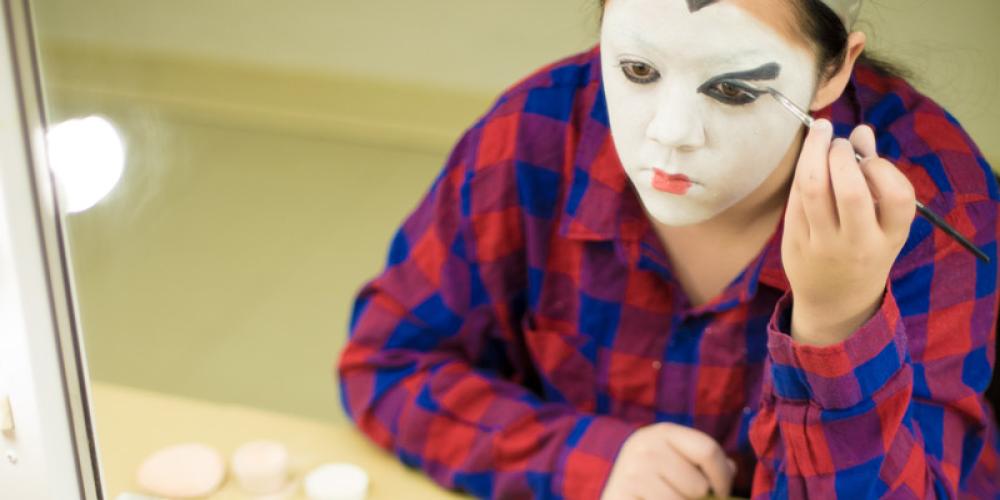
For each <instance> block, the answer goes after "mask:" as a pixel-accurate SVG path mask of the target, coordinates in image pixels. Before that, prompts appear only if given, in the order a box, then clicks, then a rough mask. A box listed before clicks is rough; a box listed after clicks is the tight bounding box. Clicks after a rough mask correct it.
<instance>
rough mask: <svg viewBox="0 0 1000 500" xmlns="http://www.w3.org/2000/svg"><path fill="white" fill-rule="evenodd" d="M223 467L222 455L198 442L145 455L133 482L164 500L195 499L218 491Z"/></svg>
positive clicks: (224, 470)
mask: <svg viewBox="0 0 1000 500" xmlns="http://www.w3.org/2000/svg"><path fill="white" fill-rule="evenodd" d="M225 472H226V465H225V462H224V461H223V459H222V455H220V454H219V452H217V451H215V450H214V449H212V448H210V447H208V446H205V445H203V444H198V443H185V444H178V445H174V446H169V447H167V448H164V449H162V450H159V451H157V452H155V453H153V454H152V455H150V456H149V458H147V459H146V460H145V461H143V462H142V465H141V466H139V472H138V474H137V476H136V480H137V481H138V482H139V486H140V487H141V488H142V489H143V490H146V491H147V492H149V493H152V494H154V495H158V496H161V497H167V498H198V497H204V496H208V495H210V494H212V493H213V492H215V491H216V490H218V489H219V486H220V485H221V484H222V479H223V477H224V476H225Z"/></svg>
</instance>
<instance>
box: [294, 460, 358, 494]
mask: <svg viewBox="0 0 1000 500" xmlns="http://www.w3.org/2000/svg"><path fill="white" fill-rule="evenodd" d="M305 489H306V495H308V497H309V499H310V500H364V498H365V497H366V496H368V474H366V473H365V471H364V470H362V469H361V467H358V466H356V465H351V464H344V463H335V464H324V465H321V466H319V467H316V468H315V469H313V470H312V472H310V473H309V474H308V475H307V476H306V479H305Z"/></svg>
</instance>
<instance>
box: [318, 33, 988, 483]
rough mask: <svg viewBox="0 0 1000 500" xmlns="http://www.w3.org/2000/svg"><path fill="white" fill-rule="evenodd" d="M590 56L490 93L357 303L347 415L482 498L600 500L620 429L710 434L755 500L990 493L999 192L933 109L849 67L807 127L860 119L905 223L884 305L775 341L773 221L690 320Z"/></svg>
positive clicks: (780, 283) (952, 124) (847, 125)
mask: <svg viewBox="0 0 1000 500" xmlns="http://www.w3.org/2000/svg"><path fill="white" fill-rule="evenodd" d="M599 50H600V48H599V46H594V47H593V48H591V49H590V50H588V51H586V52H583V53H580V54H576V55H574V56H572V57H569V58H566V59H563V60H561V61H558V62H556V63H553V64H551V65H548V66H546V67H544V68H542V69H540V70H539V71H537V72H535V73H533V74H532V75H530V76H529V77H527V78H526V79H524V80H522V81H521V82H519V83H518V84H516V85H514V86H513V87H511V88H509V89H508V90H507V91H505V92H504V93H503V94H502V95H501V96H500V97H499V99H498V100H497V101H496V103H495V104H494V105H493V106H492V108H491V109H490V110H489V111H488V112H487V113H486V114H485V115H484V116H483V117H482V118H481V119H480V120H478V121H477V122H476V123H475V124H474V125H473V126H472V127H470V128H469V129H468V130H467V131H466V132H465V133H464V135H463V136H462V137H461V139H460V140H459V141H458V143H457V144H456V145H455V147H454V150H453V151H452V153H451V155H450V156H449V158H448V159H447V162H446V164H445V165H444V168H443V170H442V171H441V173H440V174H439V175H438V176H437V178H436V179H435V181H434V183H433V186H432V187H431V188H430V191H429V192H428V193H427V194H426V196H425V197H424V198H423V200H422V201H421V202H420V204H419V205H418V206H417V208H416V210H415V211H414V212H413V213H412V214H411V215H409V216H408V217H407V218H406V220H405V221H404V223H403V224H402V227H401V228H400V229H399V231H398V232H397V233H396V234H395V237H394V239H393V241H392V243H391V248H390V249H389V255H388V262H387V264H386V267H385V269H384V271H383V272H382V273H381V274H380V275H379V276H377V277H376V278H374V279H373V280H372V281H370V282H368V283H367V284H365V286H364V287H363V288H362V289H361V291H360V293H359V294H358V296H357V300H356V302H355V305H354V310H353V314H352V317H351V322H350V337H349V340H348V343H347V346H346V347H345V349H344V351H343V352H342V354H341V358H340V360H339V366H338V370H339V377H340V384H341V395H342V396H341V397H342V400H343V404H344V406H345V408H346V410H347V413H348V415H349V416H350V417H351V418H352V419H353V420H354V421H355V422H356V423H357V424H358V426H359V427H360V428H361V429H362V430H363V431H364V432H365V433H366V434H367V435H368V436H369V437H370V438H371V439H373V440H374V441H375V442H377V443H378V444H379V445H381V446H383V447H385V448H387V449H390V450H392V451H393V452H394V453H395V454H396V455H398V456H399V458H400V459H401V460H402V461H403V462H405V463H406V464H408V465H410V466H413V467H418V468H420V469H422V470H423V471H425V472H426V473H427V474H428V475H430V476H431V477H432V478H433V479H434V480H435V481H437V482H438V483H440V484H442V485H444V486H446V487H450V488H457V489H462V490H465V491H468V492H470V493H472V494H474V495H476V496H480V497H491V498H530V497H535V498H573V499H576V498H597V497H598V496H599V495H600V493H601V490H602V488H603V486H604V484H605V482H606V480H607V476H608V474H609V472H610V470H611V466H612V464H613V463H614V460H615V457H616V454H617V453H618V451H619V449H620V448H621V446H622V444H623V442H624V441H625V439H626V438H627V437H628V436H629V434H630V433H632V432H633V431H635V430H636V429H638V428H639V427H642V426H645V425H649V424H652V423H655V422H674V423H680V424H684V425H688V426H692V427H694V428H697V429H699V430H701V431H704V432H706V433H708V434H710V435H711V436H713V437H714V438H715V439H716V440H717V441H718V442H719V443H720V444H721V445H722V446H723V448H724V449H725V450H726V452H727V453H728V454H729V455H730V456H731V457H732V458H734V459H735V460H736V461H737V463H738V464H739V470H740V473H739V474H738V475H737V478H736V480H735V484H734V488H735V491H736V492H738V493H741V494H743V495H750V496H752V497H754V498H758V497H760V498H763V497H779V498H784V497H790V498H804V497H807V496H811V497H818V498H830V497H833V496H838V497H846V498H871V497H875V496H882V495H892V496H893V497H895V498H911V497H912V498H925V497H932V496H938V497H951V498H954V497H957V496H959V495H962V496H974V497H977V498H983V497H990V498H994V497H997V496H1000V460H998V451H997V450H998V447H1000V446H998V445H1000V436H998V433H997V427H996V424H995V421H994V417H993V414H992V410H991V408H990V406H989V404H988V403H986V402H985V401H984V399H983V396H982V394H983V392H984V390H985V389H986V387H987V385H988V384H989V381H990V377H991V373H992V367H993V365H994V363H995V360H994V357H995V354H994V345H995V342H996V336H995V333H994V331H995V330H994V328H995V324H996V320H997V305H998V304H997V297H998V296H997V269H998V268H997V234H998V230H1000V226H998V218H997V207H998V188H997V182H996V180H995V178H994V176H993V174H992V171H991V169H990V167H989V165H988V164H987V163H986V161H985V160H984V159H983V158H982V155H981V153H980V152H979V151H978V149H977V148H976V146H975V145H974V144H973V142H972V141H971V140H970V138H969V137H968V136H967V135H966V133H965V132H964V131H963V130H962V128H961V127H960V126H959V125H958V124H957V122H956V121H955V120H954V118H952V117H951V116H950V115H949V114H948V113H947V112H945V111H944V110H943V109H941V108H940V107H939V106H938V105H936V104H935V103H934V102H932V101H931V100H930V99H928V98H926V97H924V96H922V95H920V94H919V93H917V92H916V91H915V90H914V89H913V88H912V87H910V86H909V85H908V84H907V83H906V82H904V81H902V80H900V79H897V78H889V77H884V76H880V75H878V74H877V73H876V72H874V71H872V70H871V69H868V68H866V67H858V68H857V69H856V71H855V73H854V76H853V77H852V79H851V82H850V85H849V86H848V88H847V90H846V92H845V93H844V95H843V96H842V97H841V98H840V99H839V100H838V101H837V102H836V103H835V104H833V105H832V106H830V107H829V108H827V109H825V110H823V111H822V112H820V113H819V115H820V116H823V117H826V118H830V119H831V120H832V121H833V122H834V124H835V128H836V132H837V133H838V135H840V136H846V135H848V134H849V133H850V131H851V130H852V129H853V128H854V127H855V126H856V125H857V124H860V123H869V124H871V125H873V126H874V129H875V130H876V131H877V136H878V149H879V153H880V155H881V156H883V157H885V158H888V159H890V160H891V161H893V162H894V163H895V164H896V165H897V166H898V167H899V168H900V169H901V170H902V171H903V172H904V173H905V174H906V176H907V177H908V178H909V179H910V181H911V182H912V183H913V185H914V187H915V188H916V193H917V198H918V199H919V200H921V201H923V202H924V203H925V204H926V205H927V206H928V207H929V208H930V209H932V210H934V211H935V212H937V213H938V214H941V215H943V216H944V218H945V219H946V220H947V221H948V222H950V223H951V224H952V225H953V226H954V227H956V228H957V229H958V230H959V231H960V232H961V233H963V234H965V235H967V236H968V237H970V238H971V239H972V241H973V242H974V243H975V244H976V245H977V246H979V247H980V248H981V249H983V250H984V251H985V252H986V253H987V254H988V255H989V256H990V258H991V262H990V263H989V264H986V263H982V262H979V261H977V259H976V258H975V257H974V256H973V255H972V254H971V253H970V252H968V251H966V250H964V249H962V248H961V247H960V246H959V245H958V244H957V243H956V242H955V241H953V240H952V239H951V238H949V237H947V236H946V235H945V234H943V233H942V232H941V231H940V230H937V229H934V227H933V226H932V225H931V224H930V223H928V222H927V221H926V220H925V219H923V218H921V217H918V218H916V219H914V221H913V225H912V227H911V229H910V235H909V239H908V241H907V242H906V245H905V246H904V248H903V250H902V251H901V253H900V255H899V257H898V258H897V259H896V261H895V263H894V265H893V267H892V270H891V273H890V279H889V282H888V283H887V290H888V292H887V293H886V294H885V299H884V301H883V303H882V304H881V307H880V309H879V310H878V311H877V312H876V314H875V315H874V317H872V318H871V319H870V320H869V321H868V322H866V323H865V324H864V325H863V326H861V327H860V328H859V330H858V331H857V332H855V333H854V334H853V335H852V336H850V337H849V338H848V339H846V340H845V341H843V342H841V343H839V344H835V345H831V346H827V347H815V346H807V345H802V344H798V343H796V342H795V341H793V340H792V338H791V337H790V336H789V334H788V331H789V330H788V317H789V314H788V312H789V310H790V306H791V292H790V289H789V285H788V281H787V279H786V277H785V274H784V271H783V268H782V265H781V245H780V243H781V234H782V231H781V229H782V228H781V226H780V224H779V226H778V227H777V229H776V231H775V232H774V234H773V236H772V237H771V239H770V241H769V242H768V243H767V244H766V245H765V246H764V248H763V249H762V250H761V252H760V253H759V255H758V256H757V257H756V258H755V259H754V260H753V261H752V262H751V263H750V264H749V265H748V266H747V267H746V268H745V269H744V270H743V271H742V272H741V274H740V275H739V276H738V277H737V278H735V279H734V280H733V281H732V282H731V283H730V284H729V285H728V287H727V288H726V289H725V290H724V291H723V292H722V293H721V294H720V295H719V296H717V297H715V298H714V299H713V300H711V301H710V302H709V303H707V304H704V305H701V306H698V307H692V306H691V305H690V303H689V302H688V301H687V299H686V298H685V295H684V293H683V291H682V290H681V287H680V286H679V284H678V282H677V280H676V279H675V278H674V277H673V275H672V270H671V268H670V264H669V262H668V259H667V257H666V255H665V252H664V249H663V246H662V243H661V242H660V241H659V240H658V237H657V236H656V234H655V232H654V231H653V229H652V227H651V225H650V222H649V220H648V219H647V216H646V215H645V213H644V211H643V209H642V206H641V204H640V201H639V199H638V197H637V195H636V193H635V191H634V190H633V188H632V186H631V184H630V183H629V181H628V178H627V176H626V174H625V172H624V170H623V168H622V166H621V164H620V163H619V160H618V157H617V155H616V153H615V150H614V147H613V144H612V140H611V137H610V134H609V128H608V113H607V106H606V102H605V99H604V93H603V91H602V84H601V72H600V69H601V68H600V55H599Z"/></svg>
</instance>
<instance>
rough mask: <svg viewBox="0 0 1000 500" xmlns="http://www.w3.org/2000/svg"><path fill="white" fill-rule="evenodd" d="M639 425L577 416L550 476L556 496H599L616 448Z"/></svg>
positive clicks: (618, 449)
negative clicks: (578, 417) (552, 475)
mask: <svg viewBox="0 0 1000 500" xmlns="http://www.w3.org/2000/svg"><path fill="white" fill-rule="evenodd" d="M639 427H640V426H639V425H638V424H633V423H629V422H625V421H624V420H620V419H617V418H614V417H607V416H586V417H582V418H580V420H579V421H577V424H576V426H575V427H574V428H573V431H572V433H570V435H569V437H568V438H567V440H566V443H565V445H564V448H563V451H562V453H561V454H560V460H559V464H560V466H559V468H558V469H557V470H556V475H555V477H554V478H553V483H554V488H553V489H555V490H556V492H557V496H559V497H561V498H581V499H594V500H596V499H599V498H600V497H601V493H602V492H603V491H604V486H605V484H606V483H607V481H608V476H610V475H611V467H612V466H613V465H614V463H615V460H616V459H617V458H618V452H619V451H621V448H622V445H624V444H625V440H627V439H628V437H629V436H631V435H632V433H633V432H635V431H636V430H638V429H639Z"/></svg>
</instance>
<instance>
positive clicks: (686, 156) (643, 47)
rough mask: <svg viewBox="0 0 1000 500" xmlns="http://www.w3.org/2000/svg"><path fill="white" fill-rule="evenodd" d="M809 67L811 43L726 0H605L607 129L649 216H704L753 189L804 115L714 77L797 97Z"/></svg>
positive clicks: (809, 76)
mask: <svg viewBox="0 0 1000 500" xmlns="http://www.w3.org/2000/svg"><path fill="white" fill-rule="evenodd" d="M815 64H816V63H815V60H814V56H813V55H812V54H811V53H810V52H809V50H808V49H807V48H805V47H800V46H796V45H793V44H792V42H791V41H789V40H788V39H786V38H784V37H782V36H781V35H780V34H779V33H778V32H776V31H775V30H774V29H773V28H771V27H770V26H768V25H767V24H764V23H763V22H761V21H759V20H757V19H756V18H755V17H753V16H752V15H751V14H750V13H749V12H747V11H745V10H744V9H742V8H741V7H738V6H736V5H734V4H732V3H730V2H727V1H721V2H715V3H711V4H709V5H706V6H704V7H702V8H701V9H700V10H696V11H695V12H691V11H690V10H689V9H688V1H687V0H612V1H610V2H608V5H607V7H606V9H605V12H604V21H603V23H602V27H601V69H602V73H603V81H604V92H605V96H606V98H607V103H608V113H609V118H610V122H611V135H612V138H613V140H614V144H615V149H616V150H617V151H618V156H619V158H620V159H621V163H622V165H623V166H624V167H625V172H626V173H627V174H628V176H629V178H630V179H631V180H632V182H633V184H635V186H636V188H637V191H638V193H639V197H640V198H641V200H642V202H643V205H645V207H646V210H647V211H648V212H649V213H650V215H651V216H653V217H654V218H655V219H656V220H658V221H660V222H661V223H663V224H665V225H669V226H684V225H690V224H697V223H699V222H703V221H706V220H709V219H711V218H712V217H715V216H716V215H718V214H720V213H722V212H723V211H724V210H726V209H727V208H729V207H731V206H733V205H734V204H736V203H737V202H739V201H740V200H742V199H744V198H746V197H747V196H749V195H750V194H751V193H753V192H754V191H755V190H756V189H757V188H758V187H759V186H760V185H761V184H762V183H763V182H764V181H765V180H766V179H767V178H768V176H769V175H770V174H771V173H772V172H773V171H774V170H775V168H777V167H778V166H779V164H780V163H781V160H782V158H783V157H784V156H785V154H786V152H787V151H788V150H789V148H790V147H791V146H792V141H793V139H794V138H795V137H796V135H797V132H798V131H799V129H800V127H801V124H800V122H798V121H797V120H795V119H794V118H792V117H791V115H790V114H789V113H788V112H787V111H785V110H783V109H782V108H781V107H780V105H779V104H778V103H777V102H776V101H775V100H774V99H773V98H771V97H770V96H766V95H765V96H761V97H760V98H759V99H756V100H753V102H746V101H747V98H749V95H747V94H742V95H741V93H740V92H735V91H734V90H736V88H735V87H733V86H731V85H727V84H724V83H719V81H718V77H719V76H721V75H726V74H732V73H746V72H754V73H756V74H757V76H753V77H751V78H756V79H751V78H748V77H747V76H746V75H744V76H742V77H736V78H734V79H735V80H736V81H738V82H743V83H744V84H749V85H752V86H754V87H756V88H760V89H763V88H766V87H768V86H771V87H774V88H775V89H777V90H779V91H781V92H782V93H784V94H785V95H786V96H788V97H789V98H790V99H791V100H792V101H794V102H796V103H798V104H799V105H801V106H804V105H807V104H808V103H809V102H810V101H811V100H812V97H813V93H814V91H815V86H816V77H815V72H814V68H815ZM776 69H777V70H778V71H777V73H778V74H777V75H776V78H769V77H773V76H775V75H774V73H775V70H776ZM767 73H770V74H767ZM629 76H631V77H632V78H633V79H637V80H640V81H638V82H635V81H632V80H630V79H629ZM727 94H728V95H729V97H732V96H734V95H741V97H742V99H741V98H736V99H732V98H727ZM656 169H658V170H659V171H660V172H659V173H657V172H656ZM681 176H686V178H687V179H685V178H684V177H681Z"/></svg>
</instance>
